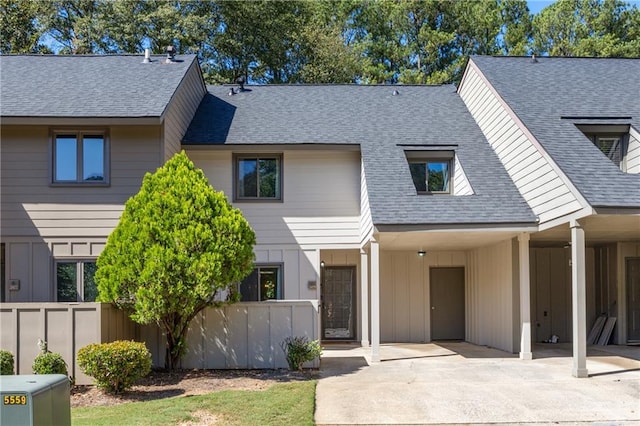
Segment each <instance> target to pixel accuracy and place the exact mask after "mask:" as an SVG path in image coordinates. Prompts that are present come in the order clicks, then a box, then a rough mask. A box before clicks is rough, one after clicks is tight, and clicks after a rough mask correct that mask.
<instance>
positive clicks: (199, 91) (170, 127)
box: [163, 61, 207, 161]
mask: <svg viewBox="0 0 640 426" xmlns="http://www.w3.org/2000/svg"><path fill="white" fill-rule="evenodd" d="M206 93H207V88H206V87H205V85H204V82H203V81H202V75H201V73H200V69H199V65H198V62H197V61H194V62H193V63H192V64H191V67H190V68H189V70H188V71H187V73H186V74H185V76H184V78H183V80H182V82H181V83H180V85H179V86H178V88H177V89H176V91H175V93H174V95H173V98H172V99H171V101H170V102H169V105H168V106H167V109H166V110H165V112H164V135H163V138H164V147H163V151H164V161H167V160H169V159H170V158H171V157H173V155H174V154H176V153H178V152H180V150H181V143H182V137H183V136H184V134H185V132H186V131H187V127H189V123H191V119H192V118H193V116H194V115H195V113H196V110H197V109H198V105H200V101H202V98H203V97H204V96H205V94H206Z"/></svg>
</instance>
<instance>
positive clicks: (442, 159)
mask: <svg viewBox="0 0 640 426" xmlns="http://www.w3.org/2000/svg"><path fill="white" fill-rule="evenodd" d="M405 155H406V157H407V164H408V165H409V175H410V176H411V183H412V184H413V188H414V189H415V190H416V193H417V194H418V195H432V194H433V195H451V194H453V170H454V166H455V165H454V158H455V152H454V151H405ZM430 163H447V168H448V179H447V180H448V185H447V190H446V191H429V180H428V178H429V164H430ZM411 164H425V167H426V170H425V176H426V178H427V181H426V182H425V184H426V188H427V190H426V191H418V189H417V188H416V187H415V183H414V182H413V174H412V173H411Z"/></svg>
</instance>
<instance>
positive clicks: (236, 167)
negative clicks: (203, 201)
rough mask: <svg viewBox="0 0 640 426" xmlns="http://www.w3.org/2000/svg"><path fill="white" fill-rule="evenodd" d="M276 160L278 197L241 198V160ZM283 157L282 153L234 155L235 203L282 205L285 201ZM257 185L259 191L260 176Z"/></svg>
mask: <svg viewBox="0 0 640 426" xmlns="http://www.w3.org/2000/svg"><path fill="white" fill-rule="evenodd" d="M271 159H275V160H276V162H277V167H278V170H277V172H278V175H277V179H278V186H277V188H276V191H277V194H278V196H277V197H261V196H260V195H257V196H256V197H247V196H240V161H241V160H256V161H259V160H271ZM283 163H284V161H283V155H282V153H279V154H276V153H234V154H233V201H234V202H244V203H246V202H250V203H282V202H283V201H284V197H283V186H284V185H283V176H284V172H283V169H284V167H283ZM256 179H257V181H256V185H257V188H258V191H259V188H260V184H259V183H260V181H259V179H260V178H259V176H258V177H256Z"/></svg>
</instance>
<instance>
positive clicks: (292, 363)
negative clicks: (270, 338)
mask: <svg viewBox="0 0 640 426" xmlns="http://www.w3.org/2000/svg"><path fill="white" fill-rule="evenodd" d="M280 346H282V350H283V351H284V353H285V355H286V356H287V364H289V368H290V369H291V370H302V364H304V363H305V362H307V361H313V360H314V359H316V358H318V357H319V356H320V355H322V348H321V347H320V342H318V341H317V340H312V341H309V340H308V339H307V338H306V337H304V336H302V337H300V336H297V337H287V338H286V339H284V341H283V342H282V343H281V344H280Z"/></svg>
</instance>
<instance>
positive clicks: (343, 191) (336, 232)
mask: <svg viewBox="0 0 640 426" xmlns="http://www.w3.org/2000/svg"><path fill="white" fill-rule="evenodd" d="M256 149H258V150H260V151H256V152H260V153H264V150H265V149H266V148H261V147H257V148H256ZM267 152H269V151H267ZM243 153H246V152H243ZM276 153H279V152H276ZM188 155H189V157H190V158H191V160H192V161H193V162H194V163H195V165H196V166H197V167H199V168H201V169H202V170H203V171H204V173H205V174H206V176H207V178H208V179H209V183H210V184H211V185H212V186H213V187H214V188H215V189H216V190H219V191H223V192H224V193H225V194H226V195H227V197H228V198H229V200H230V201H231V200H232V199H233V167H232V164H233V154H232V152H231V151H197V150H193V151H189V152H188ZM282 163H283V164H282V178H283V189H282V198H283V201H282V202H235V203H234V205H235V207H238V208H239V209H240V210H242V213H243V215H244V216H245V218H247V220H248V221H249V223H250V224H251V226H252V227H253V229H254V231H255V232H256V239H257V245H258V246H271V245H295V246H297V247H299V248H301V249H321V248H334V249H337V248H359V247H360V154H359V153H358V152H355V151H312V150H290V151H284V152H283V153H282Z"/></svg>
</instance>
